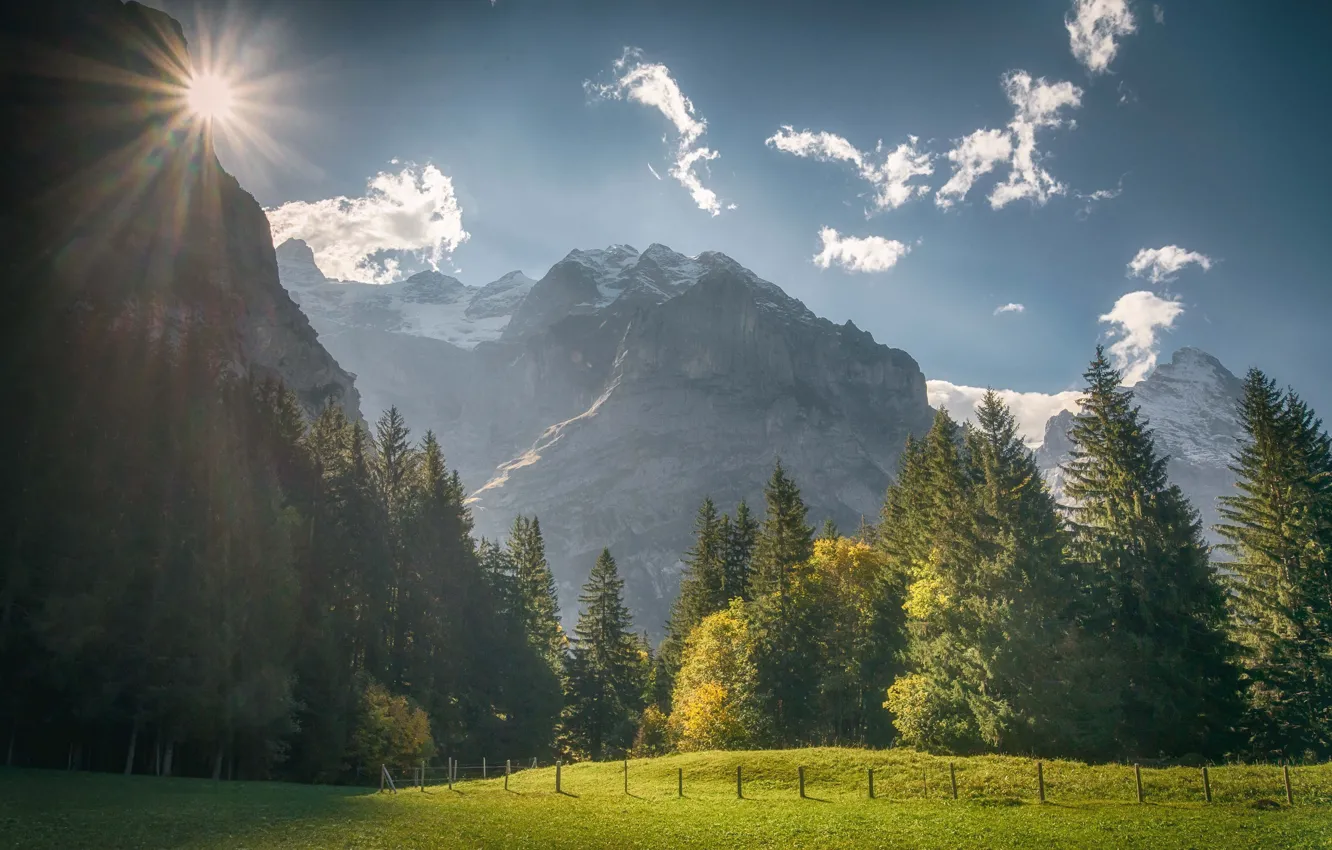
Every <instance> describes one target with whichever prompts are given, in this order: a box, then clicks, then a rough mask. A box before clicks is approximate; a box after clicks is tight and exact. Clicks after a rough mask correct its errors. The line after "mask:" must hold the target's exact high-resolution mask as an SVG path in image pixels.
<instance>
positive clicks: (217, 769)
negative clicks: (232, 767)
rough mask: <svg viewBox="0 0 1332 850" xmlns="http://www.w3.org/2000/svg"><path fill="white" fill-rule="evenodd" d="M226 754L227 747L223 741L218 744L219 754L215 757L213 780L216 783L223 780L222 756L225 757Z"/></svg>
mask: <svg viewBox="0 0 1332 850" xmlns="http://www.w3.org/2000/svg"><path fill="white" fill-rule="evenodd" d="M225 753H226V746H225V745H224V744H223V743H222V742H221V741H218V742H217V754H216V755H214V756H213V780H214V781H217V780H219V779H221V778H222V756H223V755H224V754H225Z"/></svg>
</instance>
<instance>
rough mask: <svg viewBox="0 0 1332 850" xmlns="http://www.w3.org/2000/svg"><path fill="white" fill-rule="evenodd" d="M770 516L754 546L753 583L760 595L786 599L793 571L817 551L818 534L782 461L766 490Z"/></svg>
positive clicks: (767, 516)
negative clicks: (764, 594) (815, 537)
mask: <svg viewBox="0 0 1332 850" xmlns="http://www.w3.org/2000/svg"><path fill="white" fill-rule="evenodd" d="M763 496H764V500H765V502H766V503H767V514H766V515H765V516H764V518H763V524H762V526H761V527H760V529H759V533H758V538H757V540H756V541H755V544H754V559H753V564H754V566H753V573H754V574H753V583H754V586H755V588H756V590H757V591H758V592H759V593H775V594H777V597H778V598H779V599H780V600H784V599H785V598H786V591H787V587H788V585H789V583H790V577H791V572H792V570H794V569H795V567H796V565H798V564H802V563H804V562H805V561H807V560H809V556H810V555H812V554H813V552H814V531H813V529H811V528H810V527H809V525H808V524H806V522H805V516H806V514H807V513H808V510H807V509H806V507H805V502H804V500H803V499H801V498H800V488H799V487H797V486H796V483H795V482H794V481H793V480H791V478H790V476H788V475H787V474H786V470H785V469H784V468H783V467H782V462H781V460H780V459H778V460H777V462H776V463H775V464H774V465H773V469H772V477H771V478H769V479H768V485H767V487H766V488H765V489H764V491H763Z"/></svg>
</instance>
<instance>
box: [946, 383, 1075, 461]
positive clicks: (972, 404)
mask: <svg viewBox="0 0 1332 850" xmlns="http://www.w3.org/2000/svg"><path fill="white" fill-rule="evenodd" d="M925 391H926V393H927V395H928V397H929V402H930V404H931V405H932V406H934V407H942V408H943V409H945V410H947V411H948V413H949V415H951V416H952V417H953V418H954V419H956V420H958V421H959V422H965V421H969V420H974V418H975V414H976V407H977V406H978V405H979V404H980V403H981V400H982V399H983V398H984V397H985V388H984V387H968V386H963V385H960V384H954V383H951V382H949V381H937V380H935V381H926V382H925ZM995 392H997V393H998V394H999V397H1000V398H1001V399H1003V400H1004V404H1006V405H1008V407H1009V408H1010V409H1011V410H1012V411H1013V418H1015V419H1016V420H1017V426H1018V432H1019V433H1021V434H1022V439H1023V441H1024V442H1026V444H1027V445H1028V446H1030V447H1032V448H1035V447H1037V446H1039V445H1040V444H1041V443H1042V442H1044V440H1045V423H1046V422H1048V421H1049V420H1050V417H1051V416H1054V415H1055V414H1056V413H1059V412H1060V411H1062V410H1072V411H1075V412H1076V411H1077V409H1078V398H1079V397H1081V395H1082V393H1081V392H1079V391H1077V390H1066V391H1064V392H1060V393H1024V392H1018V391H1017V390H995Z"/></svg>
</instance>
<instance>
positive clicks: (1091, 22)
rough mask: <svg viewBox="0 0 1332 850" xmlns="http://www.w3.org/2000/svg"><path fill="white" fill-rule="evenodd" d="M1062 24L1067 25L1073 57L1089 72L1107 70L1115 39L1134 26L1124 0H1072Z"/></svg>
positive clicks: (1112, 55) (1131, 29) (1103, 71)
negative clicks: (1070, 9) (1071, 7)
mask: <svg viewBox="0 0 1332 850" xmlns="http://www.w3.org/2000/svg"><path fill="white" fill-rule="evenodd" d="M1064 26H1065V27H1067V28H1068V40H1069V46H1070V47H1071V48H1072V50H1073V58H1075V59H1077V60H1078V61H1079V62H1081V63H1082V64H1083V65H1085V66H1086V68H1087V70H1088V71H1090V72H1091V73H1093V74H1102V73H1105V72H1106V71H1108V70H1109V69H1110V63H1111V61H1113V60H1114V58H1115V52H1116V51H1117V50H1118V49H1119V45H1117V44H1116V43H1115V39H1116V38H1119V37H1122V36H1126V35H1129V34H1131V33H1132V32H1133V31H1134V30H1135V29H1137V25H1136V24H1135V23H1134V21H1133V13H1132V12H1131V11H1129V7H1128V2H1127V0H1073V9H1072V11H1071V13H1070V14H1069V15H1068V16H1066V17H1065V18H1064Z"/></svg>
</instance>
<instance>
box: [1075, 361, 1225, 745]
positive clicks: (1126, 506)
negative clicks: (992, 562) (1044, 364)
mask: <svg viewBox="0 0 1332 850" xmlns="http://www.w3.org/2000/svg"><path fill="white" fill-rule="evenodd" d="M1085 378H1086V380H1087V388H1086V391H1085V395H1084V397H1083V398H1082V399H1081V405H1082V412H1081V414H1080V415H1079V416H1078V417H1077V418H1076V419H1075V420H1074V424H1073V429H1072V433H1071V437H1072V440H1073V443H1074V447H1075V448H1074V449H1073V451H1072V452H1071V460H1070V461H1069V462H1068V465H1067V466H1066V468H1065V471H1066V474H1067V480H1068V484H1067V486H1066V493H1067V495H1068V496H1069V498H1070V499H1071V500H1072V501H1073V507H1072V509H1071V515H1072V530H1073V551H1074V552H1075V554H1076V555H1077V557H1078V558H1079V559H1080V560H1081V561H1083V562H1084V563H1086V564H1088V565H1089V567H1090V569H1091V571H1092V576H1093V582H1094V586H1093V591H1092V596H1091V598H1092V599H1093V600H1095V601H1096V602H1097V603H1099V604H1098V607H1097V608H1096V609H1095V610H1094V611H1093V612H1092V613H1091V617H1090V623H1089V626H1090V627H1091V629H1092V630H1093V631H1096V632H1099V633H1101V634H1104V635H1106V636H1108V640H1109V647H1108V653H1107V659H1106V660H1107V661H1108V662H1109V663H1111V664H1113V665H1116V666H1115V675H1116V676H1117V677H1118V679H1119V680H1120V682H1121V683H1122V684H1121V688H1120V693H1119V697H1118V699H1117V701H1116V703H1117V704H1116V705H1115V706H1114V708H1113V709H1112V711H1114V712H1116V713H1117V724H1116V725H1117V728H1116V730H1115V732H1116V739H1117V742H1118V745H1119V747H1120V749H1121V750H1122V751H1124V752H1128V753H1130V754H1138V755H1148V754H1150V755H1157V754H1160V753H1165V754H1172V755H1180V754H1184V753H1191V752H1199V753H1218V752H1224V751H1225V748H1226V747H1227V746H1228V745H1229V743H1230V740H1231V739H1230V733H1231V729H1232V725H1233V721H1234V719H1235V712H1236V708H1237V706H1236V693H1237V688H1238V684H1237V681H1236V674H1235V670H1234V667H1233V665H1232V663H1231V657H1232V655H1233V649H1232V645H1231V643H1230V641H1229V640H1228V639H1227V637H1226V634H1225V631H1224V629H1225V598H1224V594H1223V591H1222V589H1221V585H1220V583H1219V581H1218V580H1217V578H1216V576H1215V574H1214V573H1213V570H1212V567H1211V565H1210V563H1209V562H1208V548H1207V545H1206V543H1205V542H1204V541H1203V539H1202V531H1201V524H1200V522H1199V520H1198V515H1197V512H1196V511H1194V509H1193V508H1192V506H1190V505H1189V503H1188V501H1187V500H1186V499H1185V497H1184V495H1183V493H1181V492H1180V490H1179V488H1178V487H1177V486H1174V485H1171V484H1170V482H1169V481H1168V480H1167V477H1166V459H1165V458H1164V457H1160V456H1158V455H1157V453H1156V447H1155V443H1154V441H1153V439H1152V434H1151V431H1150V430H1148V429H1147V427H1146V426H1147V423H1146V422H1145V421H1143V419H1142V417H1141V414H1140V413H1139V410H1138V408H1137V407H1135V406H1134V405H1133V403H1132V393H1131V392H1130V391H1129V390H1126V389H1123V388H1121V386H1120V381H1121V376H1120V373H1119V372H1118V371H1116V370H1115V369H1114V368H1113V367H1112V366H1111V365H1110V363H1109V361H1108V360H1106V357H1105V353H1104V351H1103V350H1102V349H1101V348H1099V347H1098V348H1097V352H1096V357H1095V359H1094V360H1093V361H1092V363H1091V366H1090V367H1089V368H1088V370H1087V372H1086V373H1085Z"/></svg>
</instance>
